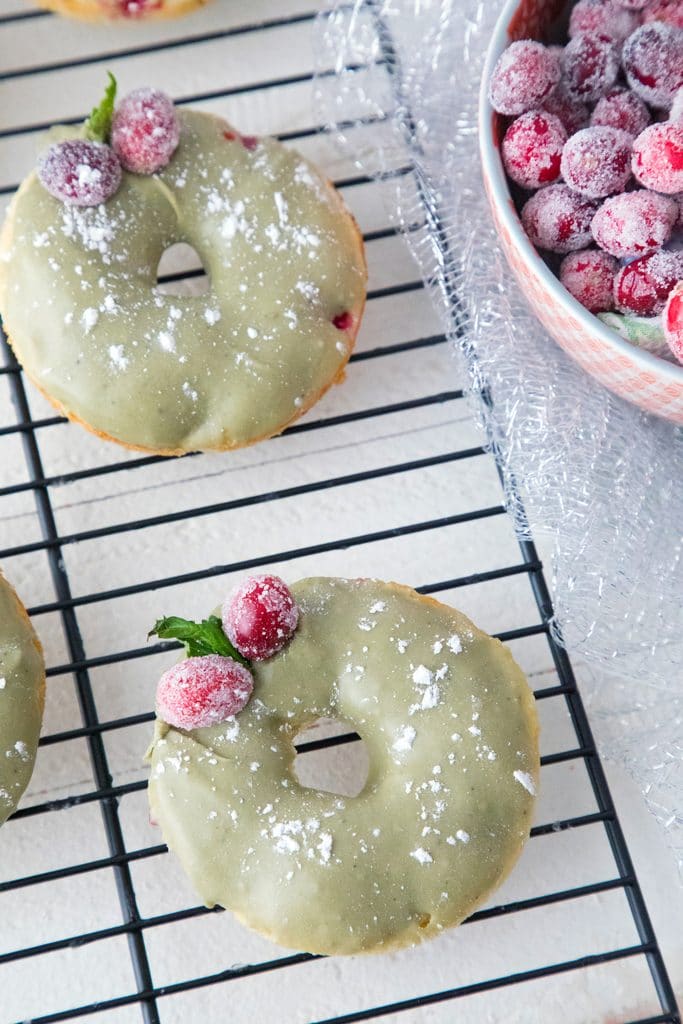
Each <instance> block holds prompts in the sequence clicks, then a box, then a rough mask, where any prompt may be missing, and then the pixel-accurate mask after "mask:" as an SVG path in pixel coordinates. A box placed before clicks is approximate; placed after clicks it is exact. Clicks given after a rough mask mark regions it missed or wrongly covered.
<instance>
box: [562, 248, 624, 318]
mask: <svg viewBox="0 0 683 1024" xmlns="http://www.w3.org/2000/svg"><path fill="white" fill-rule="evenodd" d="M618 269H619V264H618V263H617V261H616V260H615V259H614V257H613V256H610V255H608V253H606V252H600V250H595V249H592V250H586V251H584V252H570V253H569V255H568V256H565V258H564V259H563V260H562V263H561V265H560V281H561V282H562V284H563V285H564V286H565V288H566V289H567V291H568V292H569V293H570V295H573V296H574V298H575V299H576V300H577V301H578V302H580V303H581V305H582V306H585V307H586V309H587V310H589V311H590V312H591V313H606V312H608V310H610V309H612V307H613V305H614V297H613V290H614V275H615V274H616V272H617V270H618Z"/></svg>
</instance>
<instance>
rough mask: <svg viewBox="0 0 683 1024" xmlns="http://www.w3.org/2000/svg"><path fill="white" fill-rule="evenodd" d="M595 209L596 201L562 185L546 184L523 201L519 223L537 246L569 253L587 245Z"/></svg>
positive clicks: (596, 206) (589, 240) (596, 207)
mask: <svg viewBox="0 0 683 1024" xmlns="http://www.w3.org/2000/svg"><path fill="white" fill-rule="evenodd" d="M597 209H598V204H597V203H596V202H593V201H592V200H590V199H585V198H584V197H583V196H580V195H578V194H577V193H576V192H572V190H571V189H570V188H567V186H566V185H550V186H548V188H544V189H541V191H540V192H537V193H536V194H535V195H533V196H532V197H531V199H529V200H528V202H526V203H525V205H524V207H523V209H522V224H523V225H524V230H525V231H526V233H527V235H528V236H529V238H530V240H531V241H532V242H533V244H534V245H535V246H537V248H539V249H546V250H547V251H548V252H558V253H566V252H572V251H574V250H575V249H585V248H586V246H588V245H590V244H591V242H592V240H593V239H592V236H591V229H590V225H591V220H592V219H593V215H594V214H595V211H596V210H597Z"/></svg>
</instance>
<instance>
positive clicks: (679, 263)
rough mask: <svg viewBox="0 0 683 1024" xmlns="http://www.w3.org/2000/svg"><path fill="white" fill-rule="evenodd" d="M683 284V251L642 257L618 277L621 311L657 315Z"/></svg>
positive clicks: (616, 290)
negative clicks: (681, 282)
mask: <svg viewBox="0 0 683 1024" xmlns="http://www.w3.org/2000/svg"><path fill="white" fill-rule="evenodd" d="M679 281H683V252H655V253H653V254H652V256H641V257H640V259H637V260H633V261H632V262H631V263H629V264H627V266H625V267H622V268H621V270H620V271H619V273H618V274H617V277H616V280H615V282H614V300H615V303H616V306H617V309H620V310H621V312H622V313H635V314H636V315H637V316H657V314H658V313H661V312H662V310H663V309H664V306H665V305H666V300H667V298H668V297H669V294H670V292H671V291H672V290H673V288H674V286H675V285H676V284H677V283H678V282H679Z"/></svg>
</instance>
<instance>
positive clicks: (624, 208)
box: [591, 189, 678, 259]
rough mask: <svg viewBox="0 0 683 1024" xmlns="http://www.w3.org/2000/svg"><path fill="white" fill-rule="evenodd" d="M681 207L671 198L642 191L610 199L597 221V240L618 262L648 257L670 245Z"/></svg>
mask: <svg viewBox="0 0 683 1024" xmlns="http://www.w3.org/2000/svg"><path fill="white" fill-rule="evenodd" d="M677 218H678V204H677V203H676V202H675V201H674V200H673V199H671V198H670V197H669V196H660V195H658V194H657V193H656V192H648V191H646V190H645V189H640V190H639V191H637V192H624V193H622V195H620V196H612V197H611V198H610V199H606V200H605V202H604V203H603V204H602V206H601V207H600V209H599V210H598V212H597V213H596V214H595V216H594V217H593V221H592V224H591V228H592V231H593V237H594V238H595V241H596V242H597V243H598V245H599V246H600V248H601V249H606V250H607V252H610V253H611V254H612V255H613V256H616V257H617V258H618V259H623V258H624V257H627V256H645V255H647V254H649V253H651V252H656V251H657V250H658V249H661V248H662V246H663V245H666V243H667V242H668V241H669V239H670V237H671V232H672V230H673V226H674V224H675V223H676V219H677Z"/></svg>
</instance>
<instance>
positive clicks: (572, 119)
mask: <svg viewBox="0 0 683 1024" xmlns="http://www.w3.org/2000/svg"><path fill="white" fill-rule="evenodd" d="M543 110H547V111H548V113H549V114H554V115H555V117H559V119H560V121H561V122H562V124H563V125H564V127H565V128H566V130H567V133H568V134H569V135H573V134H574V132H578V131H579V130H580V129H581V128H585V127H586V125H587V124H588V121H589V118H590V113H589V111H588V107H587V106H586V104H585V103H582V102H581V100H577V99H576V97H575V96H572V94H571V93H570V92H569V90H568V89H567V84H566V82H565V81H564V79H560V81H559V82H558V85H557V88H556V89H555V91H554V92H551V94H550V96H549V97H548V99H547V100H546V101H545V103H544V104H543Z"/></svg>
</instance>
